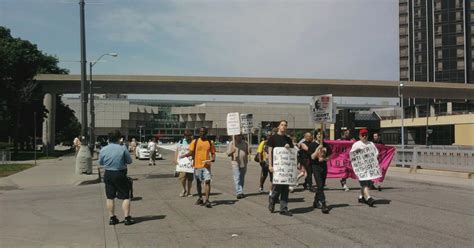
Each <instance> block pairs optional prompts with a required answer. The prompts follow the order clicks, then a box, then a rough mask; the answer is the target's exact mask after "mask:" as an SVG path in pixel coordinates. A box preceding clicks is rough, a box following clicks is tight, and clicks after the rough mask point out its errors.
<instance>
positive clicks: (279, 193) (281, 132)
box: [267, 120, 294, 216]
mask: <svg viewBox="0 0 474 248" xmlns="http://www.w3.org/2000/svg"><path fill="white" fill-rule="evenodd" d="M287 129H288V121H286V120H281V121H280V123H279V125H278V132H277V133H276V134H274V135H272V136H271V137H270V138H269V139H268V142H267V145H268V154H269V155H270V156H269V157H268V169H269V171H270V172H272V173H273V163H272V162H273V155H274V154H273V148H275V147H285V148H293V147H294V146H293V142H292V141H291V138H290V137H288V136H287V135H286V130H287ZM288 195H289V185H283V184H274V185H273V190H272V193H271V195H270V197H269V199H268V210H269V211H270V212H271V213H273V212H274V211H275V203H276V202H277V201H278V200H280V214H281V215H286V216H293V214H292V213H291V212H290V211H289V210H288Z"/></svg>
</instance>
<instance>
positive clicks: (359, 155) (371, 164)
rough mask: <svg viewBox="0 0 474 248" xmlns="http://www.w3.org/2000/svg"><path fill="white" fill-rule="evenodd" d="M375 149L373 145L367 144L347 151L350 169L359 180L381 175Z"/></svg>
mask: <svg viewBox="0 0 474 248" xmlns="http://www.w3.org/2000/svg"><path fill="white" fill-rule="evenodd" d="M376 149H377V148H375V146H367V147H365V148H363V149H361V150H356V151H353V152H349V156H350V158H351V164H352V169H353V170H354V172H355V174H356V175H357V177H358V178H359V181H362V180H372V179H376V178H379V177H381V176H382V172H381V171H380V166H379V161H378V160H377V151H376Z"/></svg>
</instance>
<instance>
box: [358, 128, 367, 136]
mask: <svg viewBox="0 0 474 248" xmlns="http://www.w3.org/2000/svg"><path fill="white" fill-rule="evenodd" d="M368 133H369V131H368V130H367V129H365V128H364V129H361V130H360V131H359V135H361V136H363V135H367V134H368Z"/></svg>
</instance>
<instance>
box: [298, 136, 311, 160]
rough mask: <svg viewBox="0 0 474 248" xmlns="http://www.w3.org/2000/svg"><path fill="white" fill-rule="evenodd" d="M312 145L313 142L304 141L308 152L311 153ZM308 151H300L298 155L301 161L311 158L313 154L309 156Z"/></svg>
mask: <svg viewBox="0 0 474 248" xmlns="http://www.w3.org/2000/svg"><path fill="white" fill-rule="evenodd" d="M311 143H313V142H309V141H307V140H305V141H303V144H305V145H306V146H307V147H308V151H309V146H310V145H311ZM308 151H305V150H303V149H300V151H299V152H298V155H299V157H300V159H301V160H306V159H308V158H309V157H310V155H311V154H309V153H308Z"/></svg>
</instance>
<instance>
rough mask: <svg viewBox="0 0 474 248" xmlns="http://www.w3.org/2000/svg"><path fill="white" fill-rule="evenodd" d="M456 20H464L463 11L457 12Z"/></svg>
mask: <svg viewBox="0 0 474 248" xmlns="http://www.w3.org/2000/svg"><path fill="white" fill-rule="evenodd" d="M456 21H462V13H461V12H459V11H458V12H456Z"/></svg>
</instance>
